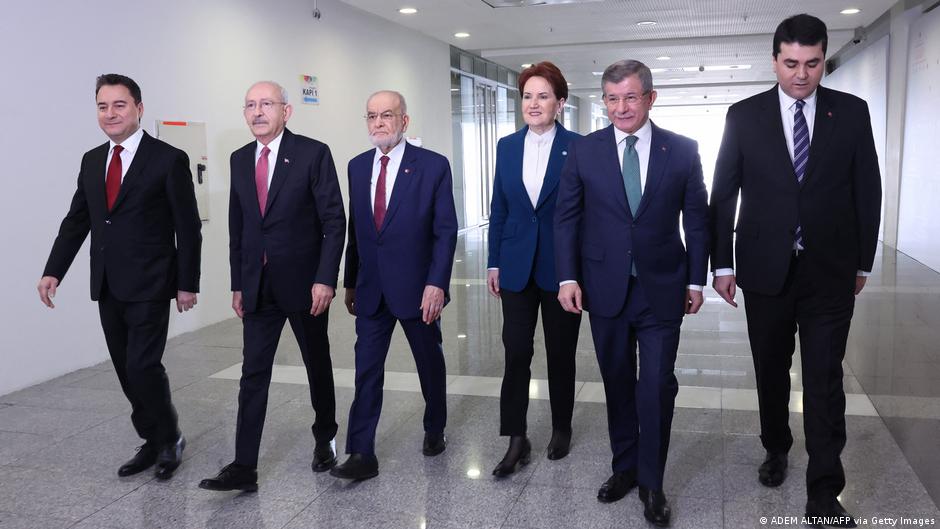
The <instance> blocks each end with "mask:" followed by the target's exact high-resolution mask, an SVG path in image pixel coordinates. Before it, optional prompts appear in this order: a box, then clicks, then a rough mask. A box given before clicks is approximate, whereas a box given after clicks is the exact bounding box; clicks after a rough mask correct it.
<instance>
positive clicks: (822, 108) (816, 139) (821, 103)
mask: <svg viewBox="0 0 940 529" xmlns="http://www.w3.org/2000/svg"><path fill="white" fill-rule="evenodd" d="M835 121H836V115H835V112H833V106H832V102H831V101H830V99H829V94H828V92H826V89H825V88H823V87H821V86H820V87H818V88H817V89H816V117H815V118H814V123H813V139H812V141H811V142H810V144H809V160H808V161H807V163H806V173H805V174H804V175H803V187H806V185H807V182H808V180H810V179H811V178H812V177H813V172H814V170H815V169H816V167H817V166H818V165H819V159H820V158H822V156H823V153H825V152H826V147H827V146H828V145H829V139H830V138H831V137H832V130H833V128H835Z"/></svg>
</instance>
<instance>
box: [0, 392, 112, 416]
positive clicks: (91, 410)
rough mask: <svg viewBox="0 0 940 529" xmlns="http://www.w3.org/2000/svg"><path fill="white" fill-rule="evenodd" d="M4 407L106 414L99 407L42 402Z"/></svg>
mask: <svg viewBox="0 0 940 529" xmlns="http://www.w3.org/2000/svg"><path fill="white" fill-rule="evenodd" d="M88 391H107V390H94V389H88ZM121 397H122V398H123V397H124V393H121ZM124 405H125V404H124V403H123V402H122V403H121V406H124ZM4 407H5V408H11V407H16V408H30V409H40V410H52V411H72V412H75V411H77V412H88V413H94V414H96V415H106V413H103V412H101V411H96V410H100V409H101V408H74V407H73V408H60V407H56V406H49V405H42V404H24V403H15V404H10V405H8V406H4ZM125 411H126V410H121V412H120V414H119V415H124V413H125ZM116 416H117V415H113V416H111V417H109V418H108V420H111V419H113V418H114V417H116Z"/></svg>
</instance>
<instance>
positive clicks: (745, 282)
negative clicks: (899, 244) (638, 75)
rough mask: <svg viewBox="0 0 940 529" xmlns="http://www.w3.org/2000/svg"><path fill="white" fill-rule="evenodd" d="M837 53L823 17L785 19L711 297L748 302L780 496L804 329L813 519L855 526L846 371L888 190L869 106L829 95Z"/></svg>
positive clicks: (726, 184) (723, 175) (719, 245)
mask: <svg viewBox="0 0 940 529" xmlns="http://www.w3.org/2000/svg"><path fill="white" fill-rule="evenodd" d="M826 45H827V33H826V26H825V24H824V23H823V22H822V21H821V20H819V19H818V18H816V17H813V16H810V15H796V16H794V17H791V18H788V19H787V20H784V21H783V22H782V23H781V24H780V26H779V27H778V28H777V31H776V34H775V35H774V43H773V66H774V71H775V72H776V75H777V81H778V85H777V86H775V87H774V88H772V89H771V90H769V91H767V92H764V93H761V94H758V95H756V96H753V97H750V98H748V99H745V100H744V101H741V102H739V103H737V104H735V105H732V106H731V108H730V109H729V110H728V116H727V122H726V125H725V132H724V138H723V139H722V144H721V149H720V152H719V154H718V161H717V164H716V167H715V180H714V185H713V186H712V200H711V220H712V226H713V235H714V238H713V244H712V267H713V268H714V269H715V279H714V283H713V286H714V287H715V290H717V291H718V293H719V295H721V297H722V298H724V299H725V301H727V302H728V303H730V304H731V305H733V306H737V304H736V303H735V301H734V294H735V281H737V286H740V287H741V289H742V290H743V291H744V301H745V309H746V313H747V325H748V335H749V338H750V343H751V352H752V355H753V357H754V371H755V376H756V378H757V395H758V401H759V403H760V423H761V442H762V443H763V445H764V448H765V449H766V451H767V454H766V458H765V461H764V463H763V464H762V465H761V466H760V469H759V471H758V479H759V481H760V482H761V483H762V484H763V485H765V486H768V487H776V486H778V485H780V484H781V483H782V482H783V480H784V479H785V477H786V468H787V452H788V451H789V449H790V446H791V445H792V444H793V437H792V435H791V433H790V428H789V426H788V411H789V410H788V401H789V397H790V365H791V359H792V355H793V350H794V345H795V343H794V334H795V333H796V330H797V329H799V335H800V357H801V360H802V368H803V369H802V373H803V377H802V378H803V421H804V426H805V429H806V450H807V452H808V453H809V464H808V466H807V470H806V489H807V503H806V512H807V516H817V517H829V518H830V520H827V521H826V522H833V523H832V524H834V525H836V526H838V527H855V522H854V521H853V520H852V518H851V516H849V515H848V514H847V513H846V512H845V509H844V508H843V507H842V505H841V504H840V503H839V501H838V500H837V499H836V497H837V496H838V495H839V493H840V492H841V491H842V489H843V487H844V486H845V472H844V471H843V469H842V463H841V461H840V454H841V452H842V448H843V447H844V446H845V439H846V433H845V392H844V390H843V387H842V376H843V375H842V360H843V358H844V356H845V345H846V340H847V339H848V334H849V324H850V322H851V319H852V311H853V309H854V305H855V296H856V295H858V294H859V292H861V290H862V288H863V287H864V286H865V281H866V276H867V275H868V274H869V273H870V271H871V269H872V264H873V262H874V256H875V247H876V245H877V242H878V224H879V219H880V212H881V179H880V176H879V174H878V158H877V154H876V152H875V143H874V139H873V137H872V129H871V118H870V116H869V113H868V106H867V105H866V104H865V102H864V101H863V100H861V99H859V98H857V97H855V96H852V95H850V94H846V93H842V92H837V91H835V90H829V89H827V88H824V87H821V86H819V81H820V79H821V78H822V76H823V71H824V68H825V58H826ZM739 194H740V197H741V206H740V213H739V215H738V222H737V227H736V228H735V224H734V217H735V209H736V208H737V203H738V195H739ZM733 232H737V241H736V243H734V245H733V243H732V235H733ZM733 246H734V248H733ZM732 254H734V257H736V258H737V264H736V265H735V263H734V257H733V256H732Z"/></svg>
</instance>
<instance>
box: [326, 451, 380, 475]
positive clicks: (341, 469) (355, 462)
mask: <svg viewBox="0 0 940 529" xmlns="http://www.w3.org/2000/svg"><path fill="white" fill-rule="evenodd" d="M330 475H331V476H333V477H334V478H342V479H355V480H363V479H369V478H374V477H375V476H378V475H379V460H378V459H376V458H375V456H374V455H372V454H349V458H347V459H346V461H345V462H344V463H342V464H339V465H336V466H334V467H333V468H331V469H330Z"/></svg>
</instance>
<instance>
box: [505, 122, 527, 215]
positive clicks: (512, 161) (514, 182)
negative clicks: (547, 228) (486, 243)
mask: <svg viewBox="0 0 940 529" xmlns="http://www.w3.org/2000/svg"><path fill="white" fill-rule="evenodd" d="M528 133H529V126H528V125H526V126H525V127H522V129H521V130H520V131H519V132H516V133H514V134H513V135H512V136H510V137H509V158H508V159H507V164H506V173H505V176H506V179H507V180H508V181H509V182H508V184H509V189H510V190H511V191H512V195H515V196H516V197H517V198H518V199H519V200H520V201H521V203H522V204H523V206H522V207H524V208H526V209H527V210H528V211H534V210H533V208H532V201H531V200H529V192H528V191H527V190H526V188H525V180H524V179H523V176H522V166H523V164H524V162H523V158H524V157H525V137H526V134H528ZM512 195H510V196H512Z"/></svg>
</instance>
